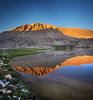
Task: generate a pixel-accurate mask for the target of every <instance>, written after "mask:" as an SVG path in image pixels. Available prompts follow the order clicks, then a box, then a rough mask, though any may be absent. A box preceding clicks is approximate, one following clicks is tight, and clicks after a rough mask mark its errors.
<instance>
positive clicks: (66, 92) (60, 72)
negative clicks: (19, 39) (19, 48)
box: [14, 55, 93, 100]
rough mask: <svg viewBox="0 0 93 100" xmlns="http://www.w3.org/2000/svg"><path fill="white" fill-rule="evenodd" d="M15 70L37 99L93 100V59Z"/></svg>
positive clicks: (87, 57) (82, 58)
mask: <svg viewBox="0 0 93 100" xmlns="http://www.w3.org/2000/svg"><path fill="white" fill-rule="evenodd" d="M14 69H15V70H16V71H17V72H18V73H19V74H20V78H21V79H22V80H24V82H25V83H26V84H27V85H28V86H29V87H30V88H31V89H32V90H33V91H35V92H36V93H38V94H40V96H41V97H40V99H38V100H93V56H88V55H84V56H76V57H73V58H69V59H67V60H65V61H64V62H62V63H60V64H58V65H56V66H53V67H44V66H42V67H40V66H39V67H31V68H29V67H22V66H15V67H14Z"/></svg>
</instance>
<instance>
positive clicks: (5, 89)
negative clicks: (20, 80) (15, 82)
mask: <svg viewBox="0 0 93 100" xmlns="http://www.w3.org/2000/svg"><path fill="white" fill-rule="evenodd" d="M0 92H2V93H3V94H10V93H12V91H11V90H8V89H7V88H3V89H0Z"/></svg>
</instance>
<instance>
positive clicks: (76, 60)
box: [15, 55, 93, 76]
mask: <svg viewBox="0 0 93 100" xmlns="http://www.w3.org/2000/svg"><path fill="white" fill-rule="evenodd" d="M88 63H93V56H87V55H85V56H76V57H73V58H70V59H67V60H65V61H64V62H62V63H60V64H58V65H56V66H51V67H50V68H48V67H44V66H43V67H40V66H39V67H37V66H36V67H33V68H28V67H21V66H16V67H15V69H16V70H17V71H20V72H24V73H28V74H34V75H39V76H41V75H44V74H47V73H49V72H52V71H54V70H57V69H59V68H60V67H63V66H77V65H81V64H88ZM70 68H71V67H70ZM70 68H69V70H70ZM67 69H68V68H67ZM72 69H73V68H72ZM62 73H63V72H62Z"/></svg>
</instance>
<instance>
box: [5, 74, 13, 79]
mask: <svg viewBox="0 0 93 100" xmlns="http://www.w3.org/2000/svg"><path fill="white" fill-rule="evenodd" d="M5 79H8V80H12V79H13V77H12V75H11V74H7V75H5Z"/></svg>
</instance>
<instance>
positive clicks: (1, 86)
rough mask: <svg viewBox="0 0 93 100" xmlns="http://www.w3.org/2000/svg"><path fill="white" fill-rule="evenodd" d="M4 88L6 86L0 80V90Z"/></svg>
mask: <svg viewBox="0 0 93 100" xmlns="http://www.w3.org/2000/svg"><path fill="white" fill-rule="evenodd" d="M4 87H6V84H5V83H4V82H3V81H1V80H0V89H1V88H4Z"/></svg>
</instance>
